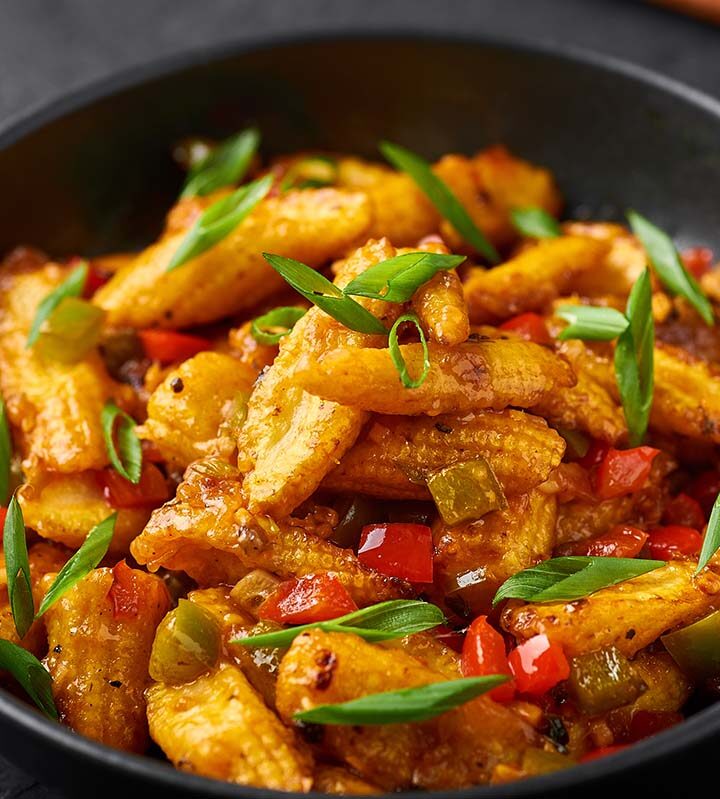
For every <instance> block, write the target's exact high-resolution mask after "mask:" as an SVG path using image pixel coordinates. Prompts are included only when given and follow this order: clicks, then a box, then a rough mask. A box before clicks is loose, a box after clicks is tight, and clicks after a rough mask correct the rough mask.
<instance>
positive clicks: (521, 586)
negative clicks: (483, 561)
mask: <svg viewBox="0 0 720 799" xmlns="http://www.w3.org/2000/svg"><path fill="white" fill-rule="evenodd" d="M664 565H665V562H664V561H662V560H642V559H640V558H610V557H591V556H588V557H584V556H580V555H577V556H576V555H573V556H570V557H567V558H552V559H551V560H546V561H544V562H543V563H539V564H538V565H537V566H532V567H531V568H529V569H523V571H521V572H517V574H514V575H513V576H512V577H509V578H508V579H507V580H506V581H505V582H504V583H503V584H502V585H501V586H500V588H499V589H498V591H497V593H496V594H495V598H494V599H493V605H497V603H498V602H500V601H501V600H503V599H525V600H526V601H528V602H565V601H572V600H574V599H582V598H583V597H586V596H589V595H590V594H594V593H595V592H596V591H599V590H600V589H601V588H608V587H609V586H611V585H617V584H618V583H623V582H625V581H626V580H632V579H633V578H634V577H639V576H640V575H641V574H647V573H648V572H651V571H654V570H655V569H660V568H662V567H663V566H664Z"/></svg>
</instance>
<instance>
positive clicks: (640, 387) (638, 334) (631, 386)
mask: <svg viewBox="0 0 720 799" xmlns="http://www.w3.org/2000/svg"><path fill="white" fill-rule="evenodd" d="M625 315H626V316H627V318H628V321H629V322H630V324H629V325H628V328H627V329H626V330H625V331H624V332H623V333H621V334H620V337H619V338H618V341H617V346H616V347H615V379H616V380H617V385H618V390H619V392H620V399H621V401H622V406H623V412H624V413H625V421H626V422H627V426H628V433H629V440H630V446H631V447H635V446H637V445H638V444H640V443H641V442H642V440H643V438H644V437H645V433H646V431H647V427H648V420H649V419H650V409H651V407H652V401H653V386H654V382H655V381H654V371H653V364H654V352H655V324H654V322H653V315H652V288H651V285H650V272H649V271H648V270H647V269H645V271H644V272H643V273H642V274H641V275H640V277H639V278H638V279H637V281H636V283H635V285H634V286H633V287H632V290H631V291H630V296H629V297H628V302H627V308H626V310H625Z"/></svg>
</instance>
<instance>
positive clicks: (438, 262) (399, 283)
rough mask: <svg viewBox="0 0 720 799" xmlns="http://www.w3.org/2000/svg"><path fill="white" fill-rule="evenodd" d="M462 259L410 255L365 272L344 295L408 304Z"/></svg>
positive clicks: (423, 254)
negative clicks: (421, 289)
mask: <svg viewBox="0 0 720 799" xmlns="http://www.w3.org/2000/svg"><path fill="white" fill-rule="evenodd" d="M464 260H465V256H464V255H445V254H442V253H434V252H409V253H406V254H405V255H398V256H396V257H395V258H389V259H388V260H387V261H381V262H380V263H379V264H375V265H374V266H371V267H370V268H369V269H366V270H365V271H364V272H362V273H361V274H359V275H358V276H357V277H356V278H355V279H354V280H351V281H350V282H349V283H348V284H347V286H345V288H344V289H343V292H344V293H345V294H352V295H353V296H356V297H369V298H371V299H375V300H385V301H386V302H408V301H409V300H410V299H412V296H413V294H415V292H416V291H417V290H418V288H419V287H420V286H422V285H423V284H424V283H427V282H428V280H430V279H431V278H433V277H434V276H435V275H436V274H437V273H438V272H442V271H445V270H448V269H454V268H455V267H456V266H459V265H460V264H461V263H462V262H463V261H464Z"/></svg>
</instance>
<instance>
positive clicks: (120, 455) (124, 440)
mask: <svg viewBox="0 0 720 799" xmlns="http://www.w3.org/2000/svg"><path fill="white" fill-rule="evenodd" d="M118 420H119V423H118V424H117V425H116V422H117V421H118ZM100 423H101V424H102V429H103V435H104V437H105V447H106V449H107V454H108V458H109V459H110V463H111V464H112V465H113V467H114V469H115V471H117V472H118V474H120V475H122V476H123V477H124V478H125V479H126V480H129V481H130V482H131V483H135V485H137V484H138V483H139V482H140V475H141V473H142V445H141V444H140V439H139V438H138V437H137V434H136V433H135V420H134V419H133V418H132V416H130V415H128V414H127V413H125V411H121V410H120V408H118V406H117V405H116V404H115V403H114V402H112V400H110V401H108V402H107V403H106V404H105V407H104V408H103V409H102V413H101V415H100ZM116 436H117V447H116V446H115V439H116Z"/></svg>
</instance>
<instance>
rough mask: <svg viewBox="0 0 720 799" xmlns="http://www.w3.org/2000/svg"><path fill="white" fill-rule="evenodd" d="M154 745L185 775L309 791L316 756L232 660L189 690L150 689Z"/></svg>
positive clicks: (190, 685)
mask: <svg viewBox="0 0 720 799" xmlns="http://www.w3.org/2000/svg"><path fill="white" fill-rule="evenodd" d="M147 702H148V722H149V725H150V734H151V736H152V738H153V740H154V741H155V742H156V743H157V744H158V745H159V746H160V748H161V749H162V750H163V751H164V752H165V754H166V755H167V756H168V758H169V759H170V760H171V761H172V763H174V764H175V766H176V767H177V768H179V769H181V770H182V771H189V772H192V773H194V774H201V775H202V776H204V777H214V778H215V779H219V780H226V781H227V782H234V783H238V784H240V785H253V786H255V787H256V788H273V789H275V790H283V791H301V792H307V791H309V790H310V787H311V785H312V758H311V757H310V754H309V753H308V752H307V751H306V750H305V748H304V747H303V746H302V745H301V743H300V742H299V741H298V740H297V738H296V736H295V734H294V733H293V731H292V730H290V729H288V728H287V727H285V726H284V725H283V724H282V722H280V720H279V719H278V718H277V716H276V715H275V714H274V713H273V712H272V711H271V710H270V709H269V708H267V707H266V706H265V704H264V703H263V701H262V699H261V698H260V697H259V696H258V694H257V693H256V692H255V689H254V688H253V687H252V686H251V685H250V683H249V682H248V681H247V678H246V677H245V676H244V675H243V673H242V671H240V669H238V668H237V667H235V666H232V665H230V664H227V663H223V664H221V665H220V667H219V668H218V669H216V670H215V671H213V672H211V673H210V674H205V675H203V676H202V677H199V678H198V679H197V680H195V681H194V682H192V683H187V684H184V685H165V684H163V683H156V684H155V685H153V686H151V687H150V688H149V689H148V692H147Z"/></svg>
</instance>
